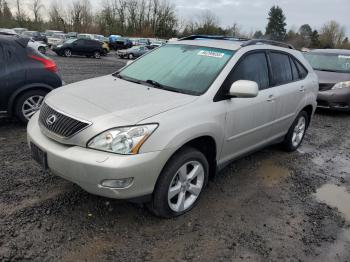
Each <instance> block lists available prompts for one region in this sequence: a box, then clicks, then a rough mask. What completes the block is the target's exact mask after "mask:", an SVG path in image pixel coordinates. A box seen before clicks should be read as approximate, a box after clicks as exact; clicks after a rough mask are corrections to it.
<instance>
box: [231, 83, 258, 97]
mask: <svg viewBox="0 0 350 262" xmlns="http://www.w3.org/2000/svg"><path fill="white" fill-rule="evenodd" d="M258 93H259V87H258V84H257V83H256V82H254V81H249V80H238V81H236V82H234V83H233V84H232V85H231V88H230V93H229V95H230V96H233V97H239V98H249V97H256V96H257V95H258Z"/></svg>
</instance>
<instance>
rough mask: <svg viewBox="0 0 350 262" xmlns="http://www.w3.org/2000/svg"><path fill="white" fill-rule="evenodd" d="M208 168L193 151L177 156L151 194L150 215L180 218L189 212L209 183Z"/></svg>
mask: <svg viewBox="0 0 350 262" xmlns="http://www.w3.org/2000/svg"><path fill="white" fill-rule="evenodd" d="M208 174H209V164H208V161H207V159H206V157H205V156H204V155H203V154H202V153H201V152H200V151H198V150H196V149H194V148H189V147H188V148H184V149H182V150H180V151H179V152H178V153H176V154H175V155H174V156H173V157H172V158H171V159H170V160H169V162H168V163H167V164H166V166H165V168H164V170H163V171H162V173H161V174H160V177H159V179H158V182H157V185H156V188H155V190H154V194H153V199H152V202H151V203H150V204H149V207H150V209H151V211H152V212H153V213H154V214H155V215H157V216H160V217H165V218H170V217H176V216H180V215H182V214H184V213H186V212H188V211H189V210H191V209H192V208H193V207H194V206H195V204H196V203H197V202H198V199H199V196H200V194H201V192H202V191H203V189H204V188H205V186H206V185H207V182H208V176H209V175H208Z"/></svg>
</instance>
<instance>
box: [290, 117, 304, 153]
mask: <svg viewBox="0 0 350 262" xmlns="http://www.w3.org/2000/svg"><path fill="white" fill-rule="evenodd" d="M305 130H306V119H305V117H304V116H301V117H300V118H299V120H298V123H297V124H296V126H295V127H294V131H293V136H292V144H293V146H294V147H298V146H299V144H300V143H301V141H302V140H303V137H304V134H305Z"/></svg>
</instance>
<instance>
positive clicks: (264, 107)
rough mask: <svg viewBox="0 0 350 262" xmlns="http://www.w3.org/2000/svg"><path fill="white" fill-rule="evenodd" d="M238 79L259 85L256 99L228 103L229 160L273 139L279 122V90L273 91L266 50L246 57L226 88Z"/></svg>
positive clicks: (225, 156) (224, 154)
mask: <svg viewBox="0 0 350 262" xmlns="http://www.w3.org/2000/svg"><path fill="white" fill-rule="evenodd" d="M238 80H251V81H255V82H257V83H258V85H259V94H258V96H257V97H254V98H232V99H230V100H226V101H225V102H226V105H227V120H226V127H225V132H226V141H225V143H224V145H223V151H222V158H223V160H224V161H225V160H229V159H232V158H235V157H236V156H239V155H241V154H244V153H246V152H249V151H251V150H253V149H255V148H257V147H259V146H262V145H264V144H266V143H268V142H269V141H271V140H272V137H271V126H272V125H273V123H274V121H275V116H276V113H275V109H276V107H275V103H276V100H275V97H276V90H275V88H274V87H272V88H270V78H269V67H268V61H267V55H266V53H265V52H264V51H254V52H251V53H248V54H246V55H244V56H243V57H242V58H241V59H240V61H239V62H238V64H237V65H236V66H235V67H234V69H233V71H232V72H231V73H230V74H229V76H228V77H227V79H226V80H225V83H224V85H225V88H227V90H226V91H225V93H228V89H229V87H230V86H231V85H232V83H234V82H235V81H238Z"/></svg>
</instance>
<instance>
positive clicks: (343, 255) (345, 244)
mask: <svg viewBox="0 0 350 262" xmlns="http://www.w3.org/2000/svg"><path fill="white" fill-rule="evenodd" d="M315 196H316V199H317V200H318V201H320V202H322V203H325V204H327V205H328V206H330V207H333V208H337V209H338V211H339V212H340V213H341V214H342V215H343V216H344V218H345V219H346V220H347V221H349V222H350V193H349V192H348V191H347V190H346V188H345V187H339V186H336V185H333V184H325V185H323V186H322V187H320V188H319V189H317V192H316V194H315ZM349 250H350V230H349V229H347V230H342V231H341V232H340V233H339V234H338V236H337V239H336V241H335V242H334V243H333V244H331V245H330V246H329V247H327V248H325V249H324V252H323V254H322V256H321V257H322V258H321V259H320V262H321V261H322V262H323V261H324V262H328V261H348V258H349Z"/></svg>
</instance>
